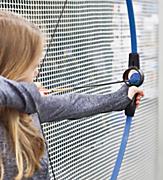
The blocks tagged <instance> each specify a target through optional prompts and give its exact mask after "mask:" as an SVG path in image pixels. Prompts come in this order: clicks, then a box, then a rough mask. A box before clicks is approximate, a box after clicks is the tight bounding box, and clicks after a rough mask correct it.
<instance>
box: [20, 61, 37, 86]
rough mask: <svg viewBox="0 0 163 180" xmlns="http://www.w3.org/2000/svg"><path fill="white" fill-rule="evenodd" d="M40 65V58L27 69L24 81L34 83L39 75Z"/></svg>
mask: <svg viewBox="0 0 163 180" xmlns="http://www.w3.org/2000/svg"><path fill="white" fill-rule="evenodd" d="M39 64H40V58H38V59H37V60H35V61H34V62H33V63H31V65H30V66H29V67H27V69H26V70H25V72H24V73H23V76H22V77H23V78H22V81H25V82H29V83H32V82H33V80H34V79H35V78H36V76H37V75H38V66H39Z"/></svg>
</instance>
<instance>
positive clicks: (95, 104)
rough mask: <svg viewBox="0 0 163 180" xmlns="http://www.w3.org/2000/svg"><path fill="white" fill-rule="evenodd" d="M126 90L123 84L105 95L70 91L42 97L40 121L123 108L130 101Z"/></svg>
mask: <svg viewBox="0 0 163 180" xmlns="http://www.w3.org/2000/svg"><path fill="white" fill-rule="evenodd" d="M127 92H128V88H127V86H123V87H122V88H121V89H120V90H118V91H116V92H114V93H111V94H106V95H100V94H96V95H89V94H77V93H72V94H65V95H50V96H47V97H44V103H41V102H40V103H39V109H40V112H41V114H42V122H50V121H59V120H62V119H78V118H82V117H88V116H92V115H95V114H99V113H105V112H111V111H120V110H124V109H125V108H126V106H127V105H128V104H129V103H130V101H131V100H130V99H129V98H128V96H127Z"/></svg>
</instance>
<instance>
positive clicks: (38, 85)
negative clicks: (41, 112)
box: [35, 82, 50, 96]
mask: <svg viewBox="0 0 163 180" xmlns="http://www.w3.org/2000/svg"><path fill="white" fill-rule="evenodd" d="M35 85H36V86H37V88H38V90H39V92H40V94H41V95H42V96H45V95H47V94H48V93H49V92H50V91H49V90H48V89H46V88H44V87H43V86H42V84H41V83H40V82H35Z"/></svg>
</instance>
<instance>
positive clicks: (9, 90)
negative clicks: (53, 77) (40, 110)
mask: <svg viewBox="0 0 163 180" xmlns="http://www.w3.org/2000/svg"><path fill="white" fill-rule="evenodd" d="M40 98H41V96H40V93H39V92H38V90H37V87H36V86H35V85H34V84H29V83H24V82H19V83H18V82H16V81H12V80H8V79H6V78H4V77H2V76H0V106H7V107H10V108H15V109H17V110H18V111H21V112H26V113H29V114H32V113H36V112H37V110H36V104H35V102H37V101H39V100H40Z"/></svg>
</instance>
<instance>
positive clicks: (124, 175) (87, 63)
mask: <svg viewBox="0 0 163 180" xmlns="http://www.w3.org/2000/svg"><path fill="white" fill-rule="evenodd" d="M64 2H65V1H64V0H0V9H3V10H9V11H12V12H16V13H18V14H20V15H22V16H24V17H25V18H27V19H28V20H29V21H31V22H33V23H35V24H37V25H38V26H39V27H40V28H41V30H42V32H43V33H44V34H45V35H46V37H47V43H46V45H45V50H46V47H47V46H48V44H49V42H50V41H51V37H52V36H53V33H54V29H55V26H56V23H57V20H58V18H59V15H60V13H61V11H62V7H63V5H64ZM133 4H134V10H135V19H136V26H137V38H138V52H139V54H140V63H141V69H142V70H143V71H144V73H145V82H144V84H143V86H142V88H143V89H144V91H145V97H144V98H143V100H142V103H141V106H140V108H139V109H138V110H137V111H136V115H135V117H134V120H133V122H132V128H131V132H130V137H129V141H128V145H127V149H126V152H125V157H124V160H123V163H122V167H121V171H120V174H119V177H118V180H163V113H162V112H163V80H162V78H163V50H162V48H163V18H162V17H163V2H162V1H161V0H159V1H158V0H133ZM130 51H131V50H130V32H129V23H128V15H127V7H126V1H125V0H117V1H114V0H87V1H84V0H68V3H67V5H66V8H65V11H64V13H63V17H62V18H61V22H60V23H59V26H58V28H57V31H56V33H55V36H54V41H52V43H51V45H50V47H49V51H48V55H47V57H46V59H45V62H44V65H43V68H42V71H41V73H40V77H39V81H40V82H42V84H43V85H44V86H45V87H46V88H54V87H55V88H56V87H59V88H63V87H65V86H74V87H76V86H85V85H89V84H90V83H91V84H98V83H107V82H110V81H116V80H121V78H122V74H123V72H124V70H125V69H126V68H127V66H128V54H129V53H130ZM120 87H121V84H117V85H110V86H101V87H95V88H83V89H78V90H71V91H70V90H66V91H56V92H55V94H64V93H71V92H75V93H87V94H107V93H110V92H113V91H115V90H117V89H118V88H120ZM124 125H125V116H124V112H111V113H105V114H99V115H96V116H93V117H89V118H82V119H79V120H75V121H69V120H66V119H65V120H63V121H61V122H56V123H46V124H43V129H44V132H45V134H46V139H47V141H48V143H49V152H50V157H51V159H52V162H53V167H54V170H55V173H56V177H57V179H58V180H108V179H109V178H110V176H111V173H112V170H113V167H114V164H115V161H116V157H117V153H118V150H119V146H120V142H121V137H122V133H123V129H124ZM50 172H51V169H50ZM51 179H53V177H51Z"/></svg>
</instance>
